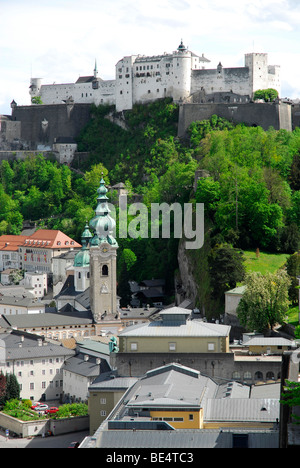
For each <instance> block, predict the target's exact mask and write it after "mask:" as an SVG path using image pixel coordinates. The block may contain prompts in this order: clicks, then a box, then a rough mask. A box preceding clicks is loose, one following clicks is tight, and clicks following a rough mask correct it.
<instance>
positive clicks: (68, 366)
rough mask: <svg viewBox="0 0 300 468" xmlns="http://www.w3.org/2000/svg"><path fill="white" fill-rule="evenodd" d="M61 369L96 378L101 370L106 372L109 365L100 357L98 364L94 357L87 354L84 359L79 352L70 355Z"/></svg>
mask: <svg viewBox="0 0 300 468" xmlns="http://www.w3.org/2000/svg"><path fill="white" fill-rule="evenodd" d="M63 369H64V370H67V371H69V372H72V373H74V374H78V375H82V376H84V377H95V378H96V377H97V376H98V375H99V374H101V372H108V371H109V370H110V367H109V365H108V364H107V362H106V361H105V360H102V359H101V362H100V363H99V364H98V363H97V362H96V358H91V357H90V356H89V359H88V360H85V358H84V355H83V354H81V353H80V354H78V355H76V356H73V357H70V358H69V359H68V360H67V361H66V363H65V364H64V366H63Z"/></svg>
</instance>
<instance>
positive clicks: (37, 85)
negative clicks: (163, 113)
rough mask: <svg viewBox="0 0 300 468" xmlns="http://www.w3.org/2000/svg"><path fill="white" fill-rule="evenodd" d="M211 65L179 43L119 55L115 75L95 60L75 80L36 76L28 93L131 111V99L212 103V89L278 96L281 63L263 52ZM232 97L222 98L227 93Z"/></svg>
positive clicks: (237, 97) (238, 95)
mask: <svg viewBox="0 0 300 468" xmlns="http://www.w3.org/2000/svg"><path fill="white" fill-rule="evenodd" d="M209 63H210V60H208V59H207V58H206V57H204V54H202V55H201V56H199V55H197V54H195V53H193V52H191V51H190V50H188V49H187V48H186V47H185V46H184V44H183V43H182V41H181V43H180V45H179V47H178V48H177V49H176V50H175V51H174V52H173V53H170V54H168V53H164V54H163V55H156V56H144V55H131V56H127V57H123V58H122V59H121V60H119V61H118V62H117V64H116V68H115V79H114V80H102V79H101V78H99V77H98V70H97V64H96V63H95V68H94V74H93V75H92V76H83V77H80V78H79V79H78V80H77V81H76V83H69V84H52V85H44V84H42V80H41V79H40V78H32V79H31V83H30V95H31V97H32V98H34V97H40V98H41V100H42V102H43V104H61V103H63V102H66V101H70V100H72V101H74V103H77V104H91V103H94V104H96V105H99V104H110V105H115V106H116V111H117V112H120V111H123V110H127V109H132V106H133V105H134V104H136V103H141V104H144V103H148V102H151V101H154V100H156V99H159V98H165V97H170V98H172V99H173V100H174V101H175V102H184V101H186V100H187V99H191V97H192V98H193V100H194V102H199V101H200V102H202V103H203V102H207V101H211V100H212V99H213V100H214V101H215V99H216V98H215V95H216V93H221V94H222V95H223V98H222V99H225V102H226V101H227V102H228V100H230V98H231V100H232V102H249V101H250V99H252V97H253V93H254V92H255V91H256V90H257V89H266V88H275V89H276V90H277V91H278V92H279V95H280V67H279V66H277V65H268V55H267V54H261V53H250V54H246V55H245V66H244V67H240V68H223V66H222V64H221V63H219V65H218V67H217V68H216V69H210V68H206V67H207V66H208V65H209ZM228 93H229V94H231V95H232V96H231V97H230V96H229V97H227V96H226V95H227V94H228Z"/></svg>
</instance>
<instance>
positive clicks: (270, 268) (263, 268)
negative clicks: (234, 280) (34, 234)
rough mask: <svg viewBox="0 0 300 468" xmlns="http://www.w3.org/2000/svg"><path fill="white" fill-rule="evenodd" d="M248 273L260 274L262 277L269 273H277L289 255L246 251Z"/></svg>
mask: <svg viewBox="0 0 300 468" xmlns="http://www.w3.org/2000/svg"><path fill="white" fill-rule="evenodd" d="M244 256H245V259H246V260H245V266H246V271H247V272H250V271H256V272H260V273H261V274H262V275H264V274H266V273H267V272H270V273H276V271H277V270H278V269H279V268H281V267H283V265H284V264H285V262H286V260H287V258H288V257H289V254H271V253H266V252H259V256H258V257H257V256H256V252H255V251H254V250H253V251H249V250H248V251H247V250H246V251H244Z"/></svg>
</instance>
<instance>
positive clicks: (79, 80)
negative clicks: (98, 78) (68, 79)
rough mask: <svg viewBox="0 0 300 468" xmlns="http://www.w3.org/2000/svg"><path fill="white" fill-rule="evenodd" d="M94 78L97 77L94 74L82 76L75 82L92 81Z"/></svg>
mask: <svg viewBox="0 0 300 468" xmlns="http://www.w3.org/2000/svg"><path fill="white" fill-rule="evenodd" d="M94 79H95V77H94V76H80V77H79V78H78V80H77V81H76V83H75V84H80V83H91V82H92V81H94Z"/></svg>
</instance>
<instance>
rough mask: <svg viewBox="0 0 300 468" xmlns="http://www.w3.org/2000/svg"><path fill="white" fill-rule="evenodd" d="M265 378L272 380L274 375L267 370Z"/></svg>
mask: <svg viewBox="0 0 300 468" xmlns="http://www.w3.org/2000/svg"><path fill="white" fill-rule="evenodd" d="M266 378H267V380H274V378H275V376H274V374H273V372H271V371H270V372H267V375H266Z"/></svg>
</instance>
